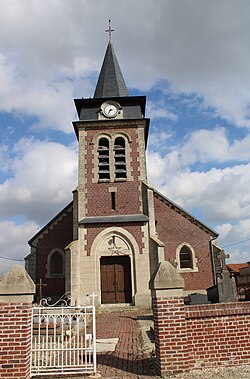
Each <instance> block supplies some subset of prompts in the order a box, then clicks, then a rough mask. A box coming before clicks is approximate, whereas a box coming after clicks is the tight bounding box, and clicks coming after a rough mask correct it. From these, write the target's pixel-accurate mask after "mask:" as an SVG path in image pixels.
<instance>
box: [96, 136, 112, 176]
mask: <svg viewBox="0 0 250 379" xmlns="http://www.w3.org/2000/svg"><path fill="white" fill-rule="evenodd" d="M98 160H99V163H98V168H99V179H110V167H109V140H108V139H107V138H101V139H100V141H99V146H98Z"/></svg>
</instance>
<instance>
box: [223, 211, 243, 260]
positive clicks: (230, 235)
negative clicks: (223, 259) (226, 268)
mask: <svg viewBox="0 0 250 379" xmlns="http://www.w3.org/2000/svg"><path fill="white" fill-rule="evenodd" d="M216 230H217V231H218V232H219V233H220V238H219V239H218V243H219V244H220V246H222V247H225V251H226V252H227V253H229V255H230V258H229V262H249V261H250V235H249V230H250V219H249V218H248V219H246V220H241V221H239V222H237V223H236V224H230V223H226V224H221V225H218V226H217V227H216Z"/></svg>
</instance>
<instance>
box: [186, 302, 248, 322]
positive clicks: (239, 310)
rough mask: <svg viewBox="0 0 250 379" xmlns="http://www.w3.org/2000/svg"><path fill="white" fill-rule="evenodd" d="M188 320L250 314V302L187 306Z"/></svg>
mask: <svg viewBox="0 0 250 379" xmlns="http://www.w3.org/2000/svg"><path fill="white" fill-rule="evenodd" d="M185 314H186V319H191V318H205V317H222V316H230V315H231V316H233V315H243V314H250V302H244V303H243V302H242V303H241V302H235V303H218V304H203V305H185Z"/></svg>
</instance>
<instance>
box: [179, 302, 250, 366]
mask: <svg viewBox="0 0 250 379" xmlns="http://www.w3.org/2000/svg"><path fill="white" fill-rule="evenodd" d="M185 316H186V317H185V318H186V325H187V339H188V350H189V355H190V367H192V368H200V367H217V366H222V365H227V366H232V365H243V364H249V363H250V340H249V327H250V303H248V302H244V303H241V302H236V303H221V304H208V305H196V306H185Z"/></svg>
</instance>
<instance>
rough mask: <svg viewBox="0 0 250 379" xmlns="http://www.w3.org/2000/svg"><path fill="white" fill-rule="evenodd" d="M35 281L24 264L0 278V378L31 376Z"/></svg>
mask: <svg viewBox="0 0 250 379" xmlns="http://www.w3.org/2000/svg"><path fill="white" fill-rule="evenodd" d="M34 293H35V284H34V283H33V281H32V279H31V278H30V276H29V275H28V273H27V272H26V271H25V269H24V267H23V266H21V265H16V266H13V267H12V269H11V270H10V271H8V272H7V273H6V274H5V275H4V277H3V278H1V279H0V379H11V378H15V379H29V378H30V362H31V328H32V301H33V299H34Z"/></svg>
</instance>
